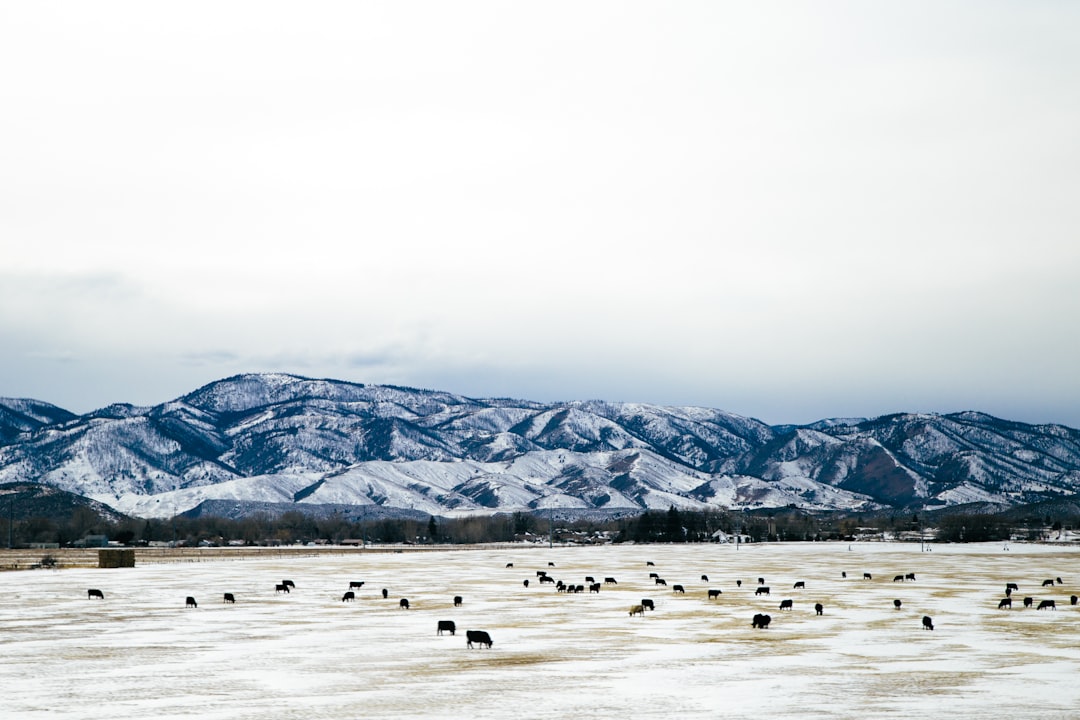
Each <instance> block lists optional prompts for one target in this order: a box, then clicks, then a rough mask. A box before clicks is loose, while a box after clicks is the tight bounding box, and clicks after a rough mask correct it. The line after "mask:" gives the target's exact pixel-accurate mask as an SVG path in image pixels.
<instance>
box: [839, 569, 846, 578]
mask: <svg viewBox="0 0 1080 720" xmlns="http://www.w3.org/2000/svg"><path fill="white" fill-rule="evenodd" d="M840 577H842V578H846V577H847V570H841V571H840Z"/></svg>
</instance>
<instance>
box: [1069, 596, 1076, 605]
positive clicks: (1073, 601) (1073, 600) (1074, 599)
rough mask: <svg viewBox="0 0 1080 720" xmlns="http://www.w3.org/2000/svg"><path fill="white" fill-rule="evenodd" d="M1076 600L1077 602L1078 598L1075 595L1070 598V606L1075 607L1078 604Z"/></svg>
mask: <svg viewBox="0 0 1080 720" xmlns="http://www.w3.org/2000/svg"><path fill="white" fill-rule="evenodd" d="M1076 600H1077V598H1076V596H1075V595H1073V596H1072V597H1070V598H1069V604H1070V605H1075V604H1076Z"/></svg>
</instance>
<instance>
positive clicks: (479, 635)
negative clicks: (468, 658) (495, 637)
mask: <svg viewBox="0 0 1080 720" xmlns="http://www.w3.org/2000/svg"><path fill="white" fill-rule="evenodd" d="M473 643H476V644H477V645H479V646H480V647H484V646H485V645H486V646H487V647H488V649H489V650H490V649H491V645H492V642H491V636H490V635H488V634H487V631H486V630H466V631H465V645H466V647H469V648H471V647H472V646H473Z"/></svg>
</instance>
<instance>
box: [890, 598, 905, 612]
mask: <svg viewBox="0 0 1080 720" xmlns="http://www.w3.org/2000/svg"><path fill="white" fill-rule="evenodd" d="M903 604H904V603H902V602H900V601H899V600H893V601H892V606H893V607H894V608H896V609H897V610H899V609H900V606H901V605H903Z"/></svg>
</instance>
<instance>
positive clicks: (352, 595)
mask: <svg viewBox="0 0 1080 720" xmlns="http://www.w3.org/2000/svg"><path fill="white" fill-rule="evenodd" d="M355 599H356V593H354V592H353V591H352V590H349V591H348V592H346V593H345V594H344V595H342V596H341V602H352V601H353V600H355Z"/></svg>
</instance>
